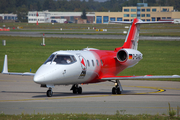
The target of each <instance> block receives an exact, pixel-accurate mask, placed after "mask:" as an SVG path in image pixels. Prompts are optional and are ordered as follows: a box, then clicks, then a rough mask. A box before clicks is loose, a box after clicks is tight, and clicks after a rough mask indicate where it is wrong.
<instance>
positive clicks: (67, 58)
mask: <svg viewBox="0 0 180 120" xmlns="http://www.w3.org/2000/svg"><path fill="white" fill-rule="evenodd" d="M74 62H76V58H75V57H74V56H73V55H58V54H52V55H51V56H50V57H49V58H48V59H47V60H46V62H45V63H44V64H51V63H53V64H72V63H74Z"/></svg>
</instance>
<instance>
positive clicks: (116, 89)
mask: <svg viewBox="0 0 180 120" xmlns="http://www.w3.org/2000/svg"><path fill="white" fill-rule="evenodd" d="M122 91H123V89H122V86H121V83H120V81H119V80H116V82H115V87H113V88H112V94H121V92H122Z"/></svg>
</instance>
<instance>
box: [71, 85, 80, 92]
mask: <svg viewBox="0 0 180 120" xmlns="http://www.w3.org/2000/svg"><path fill="white" fill-rule="evenodd" d="M70 90H72V91H73V93H74V94H77V93H78V94H81V93H82V87H78V84H74V85H73V86H72V87H71V89H70Z"/></svg>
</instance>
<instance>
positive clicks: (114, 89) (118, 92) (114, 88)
mask: <svg viewBox="0 0 180 120" xmlns="http://www.w3.org/2000/svg"><path fill="white" fill-rule="evenodd" d="M112 94H121V91H120V89H119V88H116V87H113V88H112Z"/></svg>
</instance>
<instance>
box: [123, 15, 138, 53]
mask: <svg viewBox="0 0 180 120" xmlns="http://www.w3.org/2000/svg"><path fill="white" fill-rule="evenodd" d="M138 21H141V20H139V19H137V18H136V19H134V21H133V23H132V25H131V26H130V28H129V31H128V34H127V36H126V39H125V42H124V45H123V46H122V47H123V48H129V49H135V50H137V47H138V40H139V31H140V24H136V23H137V22H138Z"/></svg>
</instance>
